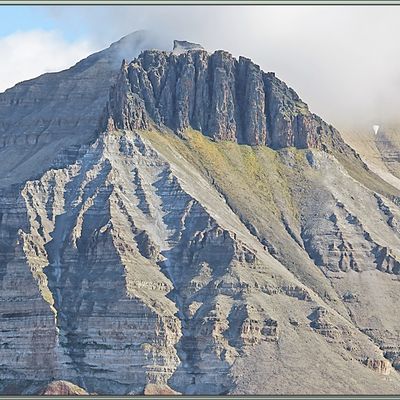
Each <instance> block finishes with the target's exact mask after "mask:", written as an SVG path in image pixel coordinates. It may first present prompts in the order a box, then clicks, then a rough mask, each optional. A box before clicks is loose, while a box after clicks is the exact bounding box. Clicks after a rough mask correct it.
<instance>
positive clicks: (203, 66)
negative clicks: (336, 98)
mask: <svg viewBox="0 0 400 400" xmlns="http://www.w3.org/2000/svg"><path fill="white" fill-rule="evenodd" d="M194 49H196V50H202V49H203V48H202V47H201V46H199V45H197V44H194V43H189V42H184V41H175V42H174V51H173V52H172V53H168V52H163V51H157V50H145V51H144V52H142V53H141V54H140V55H139V56H138V57H137V58H135V59H134V60H133V61H132V62H131V63H129V65H128V68H127V69H126V68H123V69H121V72H120V75H121V76H120V78H119V79H118V80H117V84H116V85H115V86H114V87H113V89H112V90H111V94H110V100H109V105H108V116H111V117H112V118H113V119H114V122H115V126H116V127H118V128H121V129H148V128H149V127H150V126H151V125H157V126H159V127H166V128H169V129H171V130H173V131H175V132H177V133H180V132H183V131H184V130H186V129H188V128H193V129H195V130H198V131H201V132H202V133H203V134H205V135H206V136H209V137H211V138H213V139H215V140H229V141H234V142H237V143H242V144H248V145H266V146H268V147H272V148H283V147H290V146H294V147H297V148H307V147H316V148H320V147H322V145H323V142H324V137H330V138H331V137H336V138H339V137H340V135H339V133H338V132H337V131H336V130H335V129H334V128H332V127H331V126H330V125H328V124H326V123H325V122H324V121H322V120H321V119H320V118H319V117H317V116H316V115H314V114H312V113H311V112H310V111H309V108H308V106H307V104H305V103H304V102H303V101H302V100H301V99H300V97H299V96H298V95H297V93H296V92H295V91H294V90H293V89H291V88H289V87H288V86H287V85H286V84H285V83H284V82H282V81H280V80H279V79H278V78H277V77H276V76H275V74H274V73H266V72H264V71H262V70H261V68H260V66H259V65H257V64H255V63H254V62H252V61H251V60H250V59H249V58H246V57H239V59H236V58H235V57H233V56H232V54H230V53H229V52H227V51H223V50H218V51H215V52H214V53H212V54H209V53H207V52H206V51H189V50H194ZM107 119H108V118H107Z"/></svg>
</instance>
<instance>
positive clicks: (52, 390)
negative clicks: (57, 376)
mask: <svg viewBox="0 0 400 400" xmlns="http://www.w3.org/2000/svg"><path fill="white" fill-rule="evenodd" d="M38 394H39V395H41V396H85V395H88V394H89V393H88V392H87V391H86V390H85V389H82V388H81V387H79V386H77V385H74V384H73V383H71V382H68V381H53V382H50V383H49V384H48V385H47V386H46V387H45V388H43V389H42V390H41V391H40V392H39V393H38Z"/></svg>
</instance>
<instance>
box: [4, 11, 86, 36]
mask: <svg viewBox="0 0 400 400" xmlns="http://www.w3.org/2000/svg"><path fill="white" fill-rule="evenodd" d="M81 8H83V7H63V6H50V7H49V6H40V5H36V6H23V5H21V6H0V21H1V24H0V37H2V36H6V35H10V34H13V33H15V32H16V31H31V30H36V29H42V30H57V31H59V32H60V33H62V35H63V37H64V38H65V39H66V40H69V41H74V40H78V39H79V38H81V37H83V36H85V35H86V34H88V32H87V29H85V24H84V23H82V22H83V21H82V18H81V14H80V12H79V10H80V9H81ZM58 14H62V16H63V17H62V18H57V15H58Z"/></svg>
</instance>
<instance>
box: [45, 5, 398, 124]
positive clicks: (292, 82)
mask: <svg viewBox="0 0 400 400" xmlns="http://www.w3.org/2000/svg"><path fill="white" fill-rule="evenodd" d="M44 12H45V13H46V14H47V15H48V17H49V18H52V19H53V20H54V21H56V22H57V26H59V27H60V29H63V30H65V29H74V30H76V31H77V32H78V33H79V34H80V35H81V36H82V40H85V41H88V42H89V43H90V48H91V49H100V48H102V47H107V46H108V45H109V44H110V43H111V42H113V41H116V40H118V39H119V38H120V37H121V36H123V35H126V34H128V33H130V32H132V31H135V30H139V29H146V30H150V31H153V33H154V34H155V35H156V36H157V37H158V39H157V40H156V42H157V44H156V45H157V47H162V48H165V49H170V48H171V47H172V41H173V39H180V40H189V41H193V42H196V43H200V44H202V45H203V46H204V47H205V48H206V49H207V50H210V51H213V50H216V49H225V50H228V51H229V52H231V53H232V54H233V55H235V56H239V55H244V56H246V57H249V58H251V59H253V61H254V62H256V63H257V64H259V65H260V66H261V67H262V69H264V70H265V71H274V72H275V73H276V74H277V76H278V77H279V78H281V79H282V80H284V81H285V82H286V83H287V84H288V85H289V86H291V87H293V88H294V89H295V90H296V91H297V93H298V94H299V95H300V97H301V98H302V99H303V100H304V101H305V102H306V103H308V105H309V107H310V109H311V111H313V112H315V113H317V114H319V115H320V116H321V117H323V118H324V119H325V120H327V121H328V122H330V123H332V124H334V125H335V126H337V127H338V128H340V129H349V128H351V127H352V126H359V125H364V124H366V125H368V126H372V124H374V123H376V124H384V123H389V122H394V123H397V122H399V120H400V116H399V115H398V113H399V110H400V40H399V38H400V24H399V23H398V21H399V20H400V7H396V6H353V7H351V6H327V5H325V6H292V5H290V6H289V5H287V6H244V5H242V6H195V5H193V6H162V7H161V6H120V7H116V6H88V7H84V6H80V7H60V6H58V7H47V8H45V9H44ZM371 129H372V128H371Z"/></svg>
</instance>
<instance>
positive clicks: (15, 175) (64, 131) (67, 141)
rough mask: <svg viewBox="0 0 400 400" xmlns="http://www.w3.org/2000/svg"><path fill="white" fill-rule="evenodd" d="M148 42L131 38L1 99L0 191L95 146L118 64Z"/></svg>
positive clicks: (140, 35)
mask: <svg viewBox="0 0 400 400" xmlns="http://www.w3.org/2000/svg"><path fill="white" fill-rule="evenodd" d="M151 41H152V37H151V36H149V35H148V33H147V32H142V31H139V32H135V33H133V34H130V35H128V36H126V37H124V38H122V39H121V40H120V41H118V42H116V43H113V44H112V45H111V46H110V47H109V48H108V49H106V50H103V51H100V52H98V53H95V54H92V55H91V56H89V57H88V58H86V59H84V60H82V61H80V62H78V63H77V64H76V65H75V66H73V67H71V68H70V69H68V70H66V71H61V72H56V73H47V74H44V75H42V76H40V77H38V78H35V79H31V80H29V81H25V82H22V83H19V84H17V85H15V86H14V87H13V88H11V89H8V90H6V91H5V92H4V93H0V160H1V161H0V168H1V177H0V187H1V186H5V185H8V184H12V183H18V182H20V181H22V180H24V179H28V178H30V177H31V176H30V175H29V173H30V172H31V171H34V172H36V173H37V172H38V171H45V170H46V168H47V167H48V165H49V164H48V161H49V154H54V153H56V152H57V151H59V150H60V149H63V148H66V147H68V146H72V145H75V144H76V145H80V144H82V143H86V142H88V141H89V140H91V139H92V140H93V139H94V138H95V135H96V134H97V133H98V128H99V119H100V116H101V114H102V113H103V110H104V107H105V105H106V101H107V96H108V92H109V89H110V86H111V85H112V83H113V82H114V80H115V78H116V75H117V74H118V71H119V69H120V66H121V60H122V59H123V58H127V59H131V58H132V57H135V56H136V55H137V54H139V52H140V51H141V50H143V49H145V48H148V47H149V46H151Z"/></svg>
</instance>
